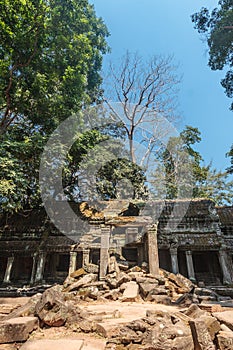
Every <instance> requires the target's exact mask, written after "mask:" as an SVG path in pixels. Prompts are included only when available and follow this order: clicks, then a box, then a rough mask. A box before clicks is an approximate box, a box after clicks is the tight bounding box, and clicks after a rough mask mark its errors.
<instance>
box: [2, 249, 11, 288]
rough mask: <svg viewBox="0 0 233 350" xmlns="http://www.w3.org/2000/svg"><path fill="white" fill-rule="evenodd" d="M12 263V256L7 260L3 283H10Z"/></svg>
mask: <svg viewBox="0 0 233 350" xmlns="http://www.w3.org/2000/svg"><path fill="white" fill-rule="evenodd" d="M13 262H14V256H9V257H8V259H7V266H6V271H5V275H4V279H3V283H11V281H10V278H11V271H12V266H13Z"/></svg>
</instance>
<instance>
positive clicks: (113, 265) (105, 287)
mask: <svg viewBox="0 0 233 350" xmlns="http://www.w3.org/2000/svg"><path fill="white" fill-rule="evenodd" d="M220 299H221V297H219V296H218V295H217V294H216V293H214V292H213V291H211V290H208V289H206V288H200V287H197V286H196V285H195V284H193V283H192V282H191V281H190V280H188V279H187V278H185V277H184V276H182V275H180V274H177V275H175V274H173V273H170V272H167V271H164V270H160V274H159V275H158V276H152V275H151V274H149V273H148V272H147V271H146V269H145V268H141V267H138V266H135V267H133V268H130V269H128V268H126V266H125V265H124V264H123V265H122V266H121V264H118V263H117V262H116V259H115V258H114V257H111V259H110V261H109V266H108V273H107V275H106V276H105V279H104V280H101V281H99V280H98V267H97V268H96V267H95V266H93V265H90V266H87V267H85V268H82V269H79V270H77V271H74V272H73V273H71V274H70V276H68V277H67V278H66V280H65V282H64V284H63V285H55V286H53V287H51V288H49V289H47V290H46V291H45V292H44V293H43V294H41V293H38V294H36V295H34V296H33V297H31V298H30V299H29V301H28V302H27V303H26V304H25V305H23V306H17V307H16V308H13V307H10V306H8V307H7V306H6V305H4V304H2V305H1V304H0V344H5V343H13V342H16V343H17V342H25V341H26V340H27V339H29V340H30V338H31V333H32V332H34V331H35V329H42V328H46V327H56V328H58V327H65V328H66V329H68V330H70V331H71V332H82V333H95V334H98V335H99V336H101V337H103V338H104V339H105V340H106V347H105V350H123V349H128V350H140V349H141V350H142V349H143V350H182V349H186V350H197V349H198V350H212V349H213V350H217V349H218V350H230V349H233V304H232V308H231V307H230V306H231V302H232V301H231V300H230V299H229V298H228V299H229V300H227V302H228V308H226V307H225V308H224V307H222V306H221V300H220ZM114 302H116V303H117V305H126V306H128V305H132V304H134V305H137V302H138V303H140V305H143V304H145V307H146V310H144V315H143V316H142V317H141V316H140V317H138V314H137V316H136V317H135V318H134V317H132V318H131V319H130V321H129V319H128V320H127V319H124V316H122V315H121V312H120V311H119V310H118V309H116V310H113V311H112V312H107V311H105V305H111V303H112V304H114ZM148 304H149V306H148ZM157 304H162V305H160V309H155V308H154V306H155V305H157ZM86 305H97V306H102V308H100V309H99V311H93V310H94V309H92V311H90V310H89V309H88V308H87V307H86ZM138 305H139V304H138ZM150 305H151V307H150ZM172 306H174V308H173V307H172ZM100 310H101V311H100ZM140 315H141V314H140ZM131 316H133V315H131ZM30 341H32V339H31V340H30ZM26 344H27V343H26ZM0 348H1V345H0ZM18 348H20V347H18ZM18 348H17V349H18ZM12 349H13V348H12ZM25 349H26V348H25ZM67 350H69V349H68V348H67Z"/></svg>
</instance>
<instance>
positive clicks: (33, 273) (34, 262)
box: [30, 254, 37, 284]
mask: <svg viewBox="0 0 233 350" xmlns="http://www.w3.org/2000/svg"><path fill="white" fill-rule="evenodd" d="M32 259H33V260H32V272H31V279H30V284H33V283H34V278H35V272H36V260H37V254H34V255H33V257H32Z"/></svg>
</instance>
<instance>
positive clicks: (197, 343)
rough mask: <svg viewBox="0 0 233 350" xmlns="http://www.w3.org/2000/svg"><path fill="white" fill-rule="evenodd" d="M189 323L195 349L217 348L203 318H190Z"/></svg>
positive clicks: (213, 349) (212, 349) (210, 349)
mask: <svg viewBox="0 0 233 350" xmlns="http://www.w3.org/2000/svg"><path fill="white" fill-rule="evenodd" d="M189 325H190V328H191V332H192V337H193V343H194V349H198V350H207V349H208V350H215V349H216V348H215V345H214V344H213V342H212V339H211V336H210V334H209V332H208V329H207V327H206V325H205V322H204V321H203V320H202V319H195V320H190V321H189Z"/></svg>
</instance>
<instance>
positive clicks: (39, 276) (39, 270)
mask: <svg viewBox="0 0 233 350" xmlns="http://www.w3.org/2000/svg"><path fill="white" fill-rule="evenodd" d="M45 258H46V253H44V252H40V253H39V256H38V261H37V269H36V276H35V282H39V281H42V279H43V272H44V267H45Z"/></svg>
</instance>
